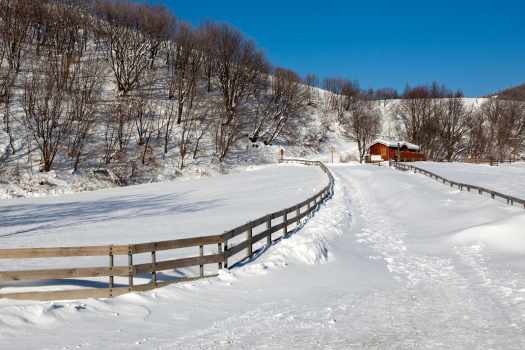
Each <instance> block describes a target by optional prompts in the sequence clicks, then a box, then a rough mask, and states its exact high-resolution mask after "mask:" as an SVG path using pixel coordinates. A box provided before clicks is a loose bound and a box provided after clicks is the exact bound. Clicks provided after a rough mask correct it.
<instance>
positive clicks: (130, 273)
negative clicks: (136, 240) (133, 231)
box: [128, 247, 135, 292]
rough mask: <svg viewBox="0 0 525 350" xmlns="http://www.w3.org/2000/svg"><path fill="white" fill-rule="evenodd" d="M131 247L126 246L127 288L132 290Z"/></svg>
mask: <svg viewBox="0 0 525 350" xmlns="http://www.w3.org/2000/svg"><path fill="white" fill-rule="evenodd" d="M134 274H135V273H134V271H133V249H132V248H131V247H129V248H128V290H129V291H130V292H131V291H133V275H134Z"/></svg>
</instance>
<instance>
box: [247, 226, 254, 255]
mask: <svg viewBox="0 0 525 350" xmlns="http://www.w3.org/2000/svg"><path fill="white" fill-rule="evenodd" d="M252 238H253V228H252V227H250V228H249V229H248V232H246V240H247V241H248V248H247V250H248V251H247V254H248V257H249V258H251V257H252V255H253V246H252Z"/></svg>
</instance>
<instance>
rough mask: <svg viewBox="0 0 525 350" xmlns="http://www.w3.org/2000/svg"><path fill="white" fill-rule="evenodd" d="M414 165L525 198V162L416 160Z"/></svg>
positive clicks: (460, 180) (457, 179) (458, 180)
mask: <svg viewBox="0 0 525 350" xmlns="http://www.w3.org/2000/svg"><path fill="white" fill-rule="evenodd" d="M415 165H416V166H417V167H420V168H422V169H425V170H428V171H431V172H433V173H436V174H438V175H441V176H443V177H446V178H447V179H449V180H453V181H456V182H462V183H468V184H471V185H476V186H481V187H485V188H488V189H491V190H495V191H497V192H501V193H504V194H507V195H511V196H515V197H518V198H525V162H517V163H512V164H508V163H506V164H500V165H499V166H490V165H489V164H467V163H436V162H416V163H415Z"/></svg>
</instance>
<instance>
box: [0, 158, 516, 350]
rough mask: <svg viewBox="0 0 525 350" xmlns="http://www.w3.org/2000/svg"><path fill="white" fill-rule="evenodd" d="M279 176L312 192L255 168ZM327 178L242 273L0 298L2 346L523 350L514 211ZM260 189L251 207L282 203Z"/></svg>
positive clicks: (454, 193) (379, 170)
mask: <svg viewBox="0 0 525 350" xmlns="http://www.w3.org/2000/svg"><path fill="white" fill-rule="evenodd" d="M281 170H282V171H286V172H289V171H297V172H300V173H301V176H302V177H303V178H301V179H298V178H295V179H294V178H291V180H290V181H291V183H290V185H289V187H288V190H289V191H290V192H291V193H292V194H293V193H295V191H298V189H299V187H302V191H306V192H307V191H308V190H309V189H310V188H309V186H310V187H311V186H312V185H313V186H320V185H321V184H320V183H319V182H318V181H319V177H318V176H317V175H318V174H316V172H315V171H314V170H312V169H310V170H309V169H303V168H298V169H296V168H293V167H291V168H288V167H286V168H285V167H282V168H279V170H276V169H275V168H271V169H261V170H259V171H261V172H262V173H261V175H262V174H264V172H266V171H268V172H269V173H268V174H270V173H275V171H281ZM332 170H333V171H334V174H335V176H336V181H337V182H336V195H335V197H334V199H333V200H331V201H330V202H329V203H328V204H327V205H326V206H325V207H323V208H322V209H321V210H320V212H319V213H318V215H316V216H315V217H314V218H313V219H311V220H310V221H309V222H308V223H307V225H306V226H305V227H304V228H303V229H302V230H300V231H298V232H297V233H295V234H293V235H292V236H290V238H288V239H285V240H284V241H282V242H280V243H278V244H275V245H274V246H272V247H271V248H269V249H268V250H267V251H266V253H265V254H263V255H261V256H259V257H256V258H255V259H254V261H252V262H251V263H249V264H246V265H244V266H241V267H237V268H234V269H232V270H230V271H222V272H221V274H220V276H219V277H218V278H214V279H210V280H205V281H200V282H192V283H185V284H181V285H174V286H170V287H166V288H162V289H158V290H155V291H152V292H148V293H142V294H129V295H125V296H122V297H119V298H116V299H113V300H84V301H74V302H45V303H44V302H15V301H7V300H0V348H1V349H15V348H16V349H80V348H81V349H107V348H111V349H133V348H137V349H523V348H525V337H524V336H523V334H525V273H524V272H525V235H523V232H522V227H523V225H525V213H524V211H523V209H518V208H514V207H509V206H506V205H505V204H504V203H501V202H498V201H492V200H490V199H485V200H480V198H479V197H478V196H476V195H473V194H471V193H467V192H460V191H458V190H456V189H450V188H448V187H446V186H443V185H441V184H439V183H437V182H435V181H433V180H431V179H429V178H426V177H423V176H420V175H415V174H411V173H407V172H400V171H395V170H393V169H390V168H388V167H372V166H362V167H361V166H344V165H339V166H333V167H332ZM305 171H306V172H310V171H313V173H312V174H310V175H308V174H304V172H305ZM290 175H292V174H290ZM297 175H298V174H297ZM310 176H311V177H312V178H311V179H309V177H310ZM210 180H211V181H218V182H217V184H218V183H219V182H220V180H214V179H210ZM292 180H295V181H292ZM303 180H304V181H303ZM224 181H229V180H224ZM237 181H239V183H238V184H240V181H242V180H241V178H240V177H239V178H237ZM246 181H248V180H246ZM316 181H317V182H316ZM156 186H158V185H156ZM294 186H295V187H294ZM197 187H198V186H197ZM239 188H240V186H239ZM130 190H131V191H133V190H136V188H128V189H124V190H123V191H130ZM266 192H268V189H267V188H266V189H260V190H259V192H258V194H259V195H262V196H264V200H263V199H260V200H259V201H257V203H255V202H253V203H252V202H250V203H249V204H250V205H251V204H253V205H255V204H257V205H259V208H261V211H262V212H264V211H265V210H264V206H265V205H267V203H271V202H272V201H277V202H278V203H281V204H282V206H285V203H283V201H288V199H289V198H288V195H286V196H285V195H281V194H280V195H278V196H273V197H272V196H271V195H270V194H269V193H266ZM276 192H279V191H276ZM306 192H302V193H304V195H306ZM252 193H253V192H252ZM281 193H284V192H281ZM287 193H288V192H287ZM297 196H298V195H297ZM291 197H292V195H291V196H290V200H292V198H291ZM295 199H297V198H295ZM62 200H64V199H62ZM236 200H239V199H236ZM236 200H234V199H231V203H232V204H231V205H232V206H234V204H233V203H234V202H235V201H236ZM241 201H244V199H242V200H241ZM254 201H256V200H255V199H254ZM292 201H293V200H292ZM243 203H244V204H243V205H242V206H241V207H242V208H243V210H240V209H239V212H238V213H237V214H238V215H245V214H244V212H245V211H246V210H248V206H247V204H248V203H246V202H243ZM273 203H274V204H275V202H273ZM158 204H159V205H160V204H162V203H158ZM268 205H269V204H268ZM156 210H160V209H159V208H157V209H156ZM241 212H242V213H243V214H240V213H241ZM49 213H50V214H53V211H52V210H50V211H49ZM237 214H235V213H234V212H230V214H229V215H228V216H236V215H237ZM188 215H189V214H188ZM159 216H162V215H159ZM215 219H217V217H215V218H214V220H215ZM119 220H120V221H118V224H119V225H127V224H126V222H127V221H128V220H133V219H132V218H131V219H130V218H129V217H121V218H120V219H119ZM230 220H231V219H230ZM239 220H240V221H241V222H242V221H245V220H244V219H239ZM225 221H226V219H225ZM200 225H206V223H205V222H200V223H199V224H198V226H200ZM112 226H115V225H112ZM203 233H205V232H203ZM26 242H29V241H26Z"/></svg>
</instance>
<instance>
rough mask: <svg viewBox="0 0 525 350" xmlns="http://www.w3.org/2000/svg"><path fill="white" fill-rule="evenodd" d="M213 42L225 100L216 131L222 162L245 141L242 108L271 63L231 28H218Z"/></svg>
mask: <svg viewBox="0 0 525 350" xmlns="http://www.w3.org/2000/svg"><path fill="white" fill-rule="evenodd" d="M216 29H217V32H216V40H215V41H214V43H213V56H214V57H216V67H215V68H216V76H217V82H218V85H219V89H220V91H221V95H222V96H221V97H222V111H221V113H220V118H219V119H218V120H217V123H216V128H215V145H216V152H217V157H218V159H219V161H221V162H222V161H223V160H224V158H225V157H226V156H227V154H228V152H229V150H230V148H231V146H232V145H233V144H235V143H236V142H237V141H238V140H239V139H240V138H241V131H242V129H243V127H244V126H245V123H246V120H244V119H243V118H242V117H241V113H240V112H241V109H242V107H243V106H244V104H245V102H246V100H247V99H248V98H249V96H250V95H251V93H252V91H253V85H254V84H256V83H257V81H258V80H259V79H265V78H266V76H265V72H266V70H267V68H266V67H267V63H266V61H265V59H264V56H263V54H262V53H261V52H259V51H258V50H257V49H256V48H255V45H254V43H253V42H251V41H249V40H246V39H245V38H244V37H243V35H242V34H241V33H240V32H239V31H238V30H236V29H233V28H232V27H230V26H228V25H219V26H217V28H216Z"/></svg>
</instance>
